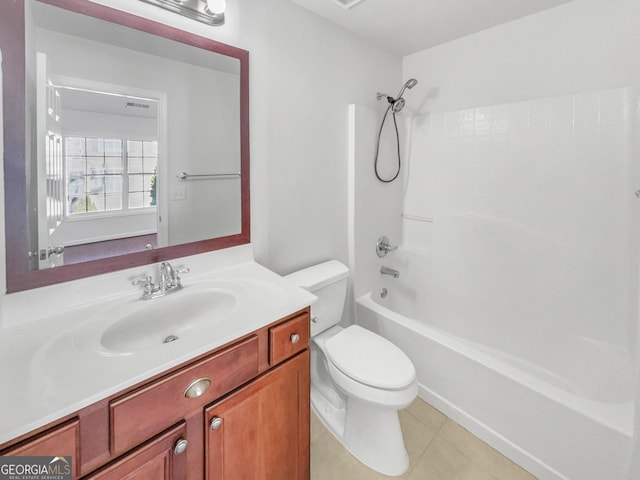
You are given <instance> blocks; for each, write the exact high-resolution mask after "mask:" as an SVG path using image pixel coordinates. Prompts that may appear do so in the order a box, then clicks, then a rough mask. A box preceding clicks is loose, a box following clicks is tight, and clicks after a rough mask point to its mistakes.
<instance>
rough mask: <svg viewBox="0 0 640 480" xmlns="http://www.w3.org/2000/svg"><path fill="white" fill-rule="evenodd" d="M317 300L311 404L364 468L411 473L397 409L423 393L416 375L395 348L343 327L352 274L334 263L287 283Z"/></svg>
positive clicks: (295, 275) (313, 313) (313, 311)
mask: <svg viewBox="0 0 640 480" xmlns="http://www.w3.org/2000/svg"><path fill="white" fill-rule="evenodd" d="M286 278H287V279H288V280H290V281H292V282H293V283H295V284H296V285H298V286H300V287H302V288H304V289H306V290H308V291H310V292H311V293H313V294H314V295H316V296H317V297H318V300H317V301H316V302H315V303H314V304H313V305H312V306H311V406H312V408H313V410H314V411H315V413H316V415H317V416H318V418H319V419H320V420H321V421H322V422H323V423H324V424H325V426H326V427H327V428H328V429H329V430H330V431H331V432H332V433H333V434H334V435H335V437H336V438H337V439H338V440H339V441H340V442H341V443H342V444H343V445H344V446H345V447H346V448H347V450H349V452H351V454H353V455H354V456H355V457H356V458H358V459H359V460H360V461H361V462H362V463H364V464H365V465H367V466H369V467H370V468H372V469H374V470H377V471H378V472H380V473H383V474H385V475H390V476H398V475H402V474H403V473H404V472H405V471H406V470H407V469H408V468H409V456H408V455H407V451H406V449H405V446H404V440H403V438H402V431H401V429H400V421H399V419H398V410H400V409H402V408H405V407H407V406H408V405H409V404H410V403H411V402H413V400H414V399H415V398H416V396H417V394H418V382H417V380H416V370H415V368H414V366H413V364H412V363H411V360H409V358H408V357H407V356H406V355H405V353H404V352H402V350H400V349H399V348H398V347H397V346H396V345H394V344H393V343H391V342H390V341H388V340H387V339H385V338H383V337H381V336H380V335H378V334H376V333H373V332H371V331H369V330H366V329H364V328H362V327H360V326H358V325H351V326H349V327H346V328H343V327H341V326H339V325H338V322H339V321H340V318H341V317H342V311H343V309H344V304H345V298H346V293H347V284H348V279H349V270H348V269H347V267H346V266H344V265H343V264H342V263H340V262H338V261H336V260H330V261H328V262H324V263H321V264H319V265H315V266H312V267H309V268H305V269H303V270H300V271H297V272H294V273H292V274H290V275H287V277H286Z"/></svg>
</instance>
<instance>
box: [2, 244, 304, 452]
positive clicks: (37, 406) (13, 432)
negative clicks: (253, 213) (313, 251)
mask: <svg viewBox="0 0 640 480" xmlns="http://www.w3.org/2000/svg"><path fill="white" fill-rule="evenodd" d="M171 263H172V264H174V265H176V266H177V265H184V266H188V267H189V268H190V269H191V272H190V273H187V274H183V275H182V284H183V286H184V288H183V289H182V290H179V291H176V292H172V293H169V294H168V295H167V296H165V297H161V298H157V299H152V300H141V295H142V292H141V291H140V290H138V289H137V288H136V287H132V286H131V279H132V278H139V277H144V276H146V275H152V276H153V277H154V280H155V271H154V270H155V268H152V266H149V267H147V268H136V269H131V270H126V271H121V272H115V273H111V274H108V275H104V276H100V277H96V278H93V279H92V281H91V286H92V291H87V290H86V289H83V282H86V280H78V281H75V282H69V283H68V284H64V286H60V285H54V286H50V287H45V288H41V289H36V290H30V291H25V292H20V293H16V294H12V295H8V296H7V297H6V301H5V302H4V308H5V311H4V319H5V325H4V328H3V329H2V331H1V332H0V385H3V386H4V388H3V394H2V396H0V412H1V413H0V443H3V442H6V441H8V440H11V439H12V438H15V437H17V436H20V435H22V434H25V433H27V432H29V431H31V430H33V429H36V428H38V427H41V426H43V425H46V424H48V423H50V422H52V421H54V420H56V419H58V418H60V417H63V416H65V415H67V414H70V413H72V412H74V411H77V410H79V409H81V408H83V407H86V406H88V405H90V404H92V403H94V402H96V401H98V400H101V399H103V398H106V397H108V396H109V395H112V394H114V393H116V392H118V391H121V390H123V389H125V388H127V387H130V386H132V385H134V384H136V383H138V382H141V381H143V380H145V379H147V378H150V377H152V376H154V375H156V374H158V373H161V372H163V371H165V370H167V369H169V368H172V367H174V366H176V365H179V364H181V363H183V362H186V361H188V360H190V359H192V358H195V357H197V356H198V355H201V354H203V353H205V352H207V351H210V350H212V349H215V348H217V347H219V346H222V345H224V344H226V343H228V342H231V341H233V340H234V339H236V338H239V337H241V336H243V335H246V334H248V333H250V332H252V331H254V330H256V329H259V328H261V327H263V326H265V325H267V324H269V323H272V322H274V321H277V320H279V319H280V318H283V317H284V316H286V315H289V314H291V313H293V312H295V311H298V310H300V309H302V308H304V307H306V306H308V305H310V304H311V303H312V302H313V301H315V297H314V296H313V295H311V294H310V293H308V292H306V291H304V290H302V289H300V288H298V287H296V286H295V285H293V284H292V283H290V282H288V281H286V280H284V279H283V278H282V277H280V276H279V275H277V274H275V273H273V272H271V271H269V270H267V269H266V268H264V267H262V266H260V265H259V264H257V263H256V262H255V261H254V260H253V250H252V247H251V245H246V246H241V247H235V248H231V249H227V250H220V251H217V252H211V253H209V254H205V255H198V256H196V257H191V258H190V257H186V258H182V259H177V260H175V261H173V262H171ZM201 292H218V293H219V294H220V295H222V293H220V292H231V293H230V294H231V297H232V298H230V297H228V296H221V297H220V298H221V299H222V298H224V299H225V300H224V301H227V300H229V301H230V302H231V303H230V306H229V308H223V310H224V312H223V317H221V318H222V320H220V321H215V322H212V323H211V324H207V323H206V322H204V323H199V324H198V325H196V326H193V325H190V324H189V323H188V322H186V324H185V322H183V326H182V329H181V330H180V332H179V333H178V337H179V339H178V340H177V341H174V342H171V343H164V344H163V343H162V342H159V345H157V346H152V347H144V348H143V347H140V348H136V347H133V348H128V347H127V346H125V347H123V348H122V349H113V348H107V347H105V345H104V337H103V333H104V332H105V330H106V329H107V328H108V327H109V325H113V324H114V323H115V322H116V321H117V320H118V319H119V318H122V317H123V316H125V315H132V314H133V315H132V316H131V318H132V319H134V318H136V315H135V313H136V312H139V313H141V312H143V311H144V309H146V308H154V309H160V310H159V311H161V310H162V308H161V307H162V306H163V305H165V306H167V308H173V305H175V303H173V302H174V300H177V299H178V298H179V297H180V296H185V295H186V296H188V295H191V296H192V298H195V296H194V295H200V293H201ZM224 295H227V294H226V293H225V294H224ZM185 298H186V297H185ZM221 301H222V300H221ZM187 303H189V304H191V305H193V303H192V302H187ZM214 310H215V307H214ZM190 311H191V307H187V308H185V311H184V312H175V313H174V315H175V316H176V317H180V315H187V314H188V313H189V312H190ZM160 315H161V313H159V316H160ZM177 320H180V321H183V320H184V319H183V318H177ZM161 323H164V322H161ZM158 329H159V330H161V329H162V326H159V327H158Z"/></svg>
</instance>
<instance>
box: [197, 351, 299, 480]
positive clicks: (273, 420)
mask: <svg viewBox="0 0 640 480" xmlns="http://www.w3.org/2000/svg"><path fill="white" fill-rule="evenodd" d="M205 418H206V429H207V434H206V441H205V452H206V453H205V456H206V478H207V479H208V480H227V479H229V480H280V479H282V480H285V479H286V480H303V479H308V478H309V351H308V350H305V351H304V352H303V353H301V354H299V355H298V356H296V357H295V358H293V359H291V360H288V361H287V362H286V363H284V364H282V365H280V366H278V367H276V368H274V369H273V370H271V371H269V372H267V373H266V374H264V375H263V376H262V377H260V378H258V379H257V380H256V381H254V382H252V383H250V384H249V385H247V386H245V387H243V388H241V389H240V390H237V391H236V392H234V393H233V394H231V395H230V396H228V397H227V398H225V399H223V400H221V401H220V402H217V403H214V404H213V405H212V406H210V407H209V408H207V410H206V415H205Z"/></svg>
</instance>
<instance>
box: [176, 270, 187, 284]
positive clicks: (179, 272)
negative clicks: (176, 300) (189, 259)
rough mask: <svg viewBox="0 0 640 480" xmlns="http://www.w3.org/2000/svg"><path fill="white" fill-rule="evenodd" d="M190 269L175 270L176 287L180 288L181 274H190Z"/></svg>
mask: <svg viewBox="0 0 640 480" xmlns="http://www.w3.org/2000/svg"><path fill="white" fill-rule="evenodd" d="M189 270H190V269H189V267H180V268H176V269H175V270H174V279H175V283H176V285H178V286H180V285H181V283H180V274H181V273H189Z"/></svg>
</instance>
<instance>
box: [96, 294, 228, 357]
mask: <svg viewBox="0 0 640 480" xmlns="http://www.w3.org/2000/svg"><path fill="white" fill-rule="evenodd" d="M237 306H238V300H237V298H236V296H235V295H234V294H233V293H232V292H229V291H226V290H222V289H207V290H200V291H195V292H187V291H185V290H182V291H179V292H171V293H169V294H167V295H166V296H164V297H160V298H155V299H152V300H140V301H139V303H137V305H136V308H135V309H134V311H128V313H127V314H126V315H125V316H123V317H121V318H119V319H118V320H116V321H115V322H113V323H111V324H110V325H109V326H108V327H107V328H106V329H105V330H104V332H103V333H102V336H101V337H100V343H101V345H102V347H104V348H106V349H108V350H112V351H115V352H123V353H126V352H136V351H140V350H144V349H147V348H152V347H158V346H161V345H163V344H170V343H173V342H177V341H180V336H181V335H186V334H188V333H189V331H193V330H197V331H198V333H200V331H201V330H202V329H207V328H211V327H213V326H215V325H216V324H217V323H218V322H220V321H221V320H224V319H226V318H227V317H228V316H229V315H230V314H231V313H232V312H233V311H234V310H235V309H236V308H237ZM107 314H113V315H117V314H116V312H110V313H109V312H108V313H107Z"/></svg>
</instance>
